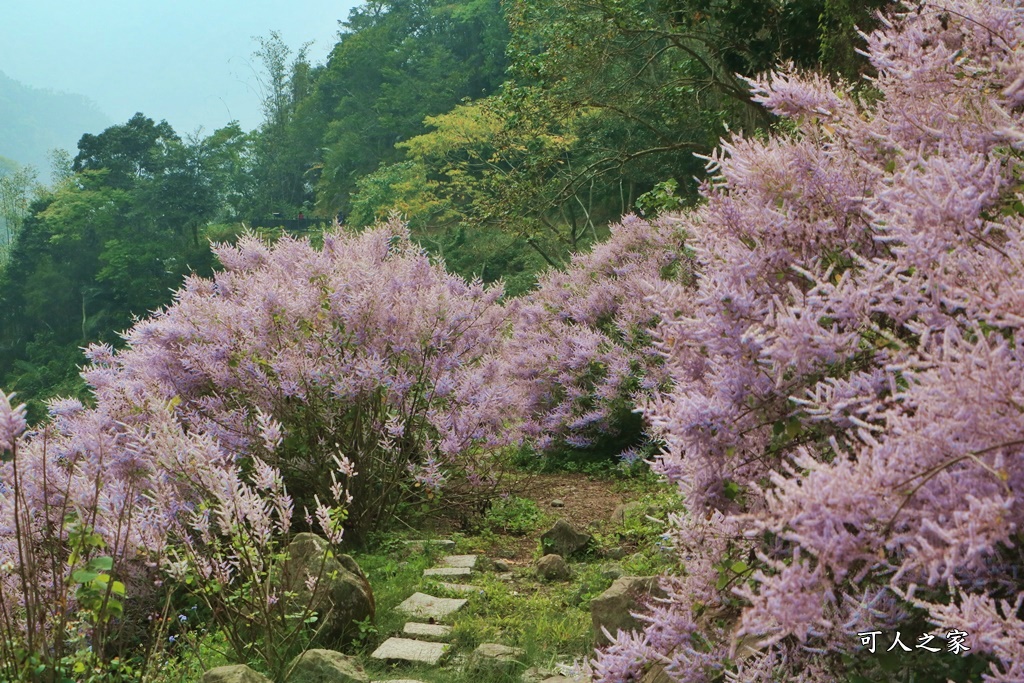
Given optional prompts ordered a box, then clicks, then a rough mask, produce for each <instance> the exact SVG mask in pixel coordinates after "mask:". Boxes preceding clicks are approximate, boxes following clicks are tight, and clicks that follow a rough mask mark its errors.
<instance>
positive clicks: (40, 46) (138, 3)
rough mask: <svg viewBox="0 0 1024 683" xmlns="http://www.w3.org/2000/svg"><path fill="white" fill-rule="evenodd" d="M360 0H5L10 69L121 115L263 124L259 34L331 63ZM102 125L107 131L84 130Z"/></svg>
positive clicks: (212, 125) (1, 7)
mask: <svg viewBox="0 0 1024 683" xmlns="http://www.w3.org/2000/svg"><path fill="white" fill-rule="evenodd" d="M357 4H360V3H359V2H357V0H286V1H285V0H277V1H275V0H93V1H92V2H83V1H82V0H0V71H3V72H5V73H6V74H7V75H8V76H10V77H11V78H13V79H15V80H18V81H21V82H22V83H24V84H26V85H30V86H34V87H37V88H49V89H52V90H59V91H66V92H73V93H79V94H82V95H85V96H87V97H89V98H91V99H93V100H94V101H95V102H96V103H97V105H99V108H100V109H101V110H102V111H103V112H104V113H105V114H107V115H108V116H110V117H111V119H113V121H114V122H116V123H124V122H125V121H127V120H128V119H129V118H131V116H132V114H134V113H135V112H137V111H141V112H142V113H144V114H145V115H146V116H149V117H150V118H153V119H155V120H160V119H166V120H167V121H168V122H169V123H170V124H171V125H172V126H173V127H174V129H175V130H176V131H177V132H178V133H179V134H185V133H190V132H193V131H194V130H195V129H196V128H197V127H199V126H202V127H203V129H204V130H205V132H206V133H211V132H213V131H214V130H215V129H217V128H219V127H221V126H223V125H224V124H226V123H227V122H228V121H230V120H231V119H237V120H238V121H239V122H240V123H241V124H242V127H243V128H245V129H247V130H248V129H251V128H253V127H255V126H256V125H257V124H259V122H260V120H261V118H262V115H261V112H260V95H259V85H258V81H257V77H256V74H255V73H254V70H258V68H259V67H258V63H257V62H256V60H255V59H254V58H253V56H252V52H253V50H254V49H255V48H256V47H257V45H256V42H255V41H254V40H253V36H266V35H268V34H269V32H270V31H272V30H277V31H279V32H280V34H281V37H282V39H283V40H284V41H285V42H286V43H287V44H288V45H290V46H292V47H293V48H297V47H298V46H299V45H301V44H302V43H304V42H306V41H315V42H314V44H313V46H312V47H311V48H310V51H309V55H310V59H311V61H312V62H314V63H321V62H323V61H324V60H325V59H326V57H327V54H328V53H329V52H330V49H331V47H332V46H333V45H334V43H335V40H336V35H337V30H338V20H340V19H345V18H347V17H348V13H349V10H350V9H351V8H352V7H354V6H356V5H357ZM82 132H83V133H84V132H99V131H82Z"/></svg>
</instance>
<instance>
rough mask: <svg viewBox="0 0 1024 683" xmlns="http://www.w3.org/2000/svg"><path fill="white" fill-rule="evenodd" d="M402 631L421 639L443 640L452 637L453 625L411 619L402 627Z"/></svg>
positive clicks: (411, 636)
mask: <svg viewBox="0 0 1024 683" xmlns="http://www.w3.org/2000/svg"><path fill="white" fill-rule="evenodd" d="M402 633H403V634H404V635H407V636H409V637H410V638H417V639H419V640H434V641H442V640H448V638H450V637H451V635H452V627H451V626H445V625H444V624H421V623H419V622H418V621H410V622H407V623H406V624H405V626H404V627H403V628H402Z"/></svg>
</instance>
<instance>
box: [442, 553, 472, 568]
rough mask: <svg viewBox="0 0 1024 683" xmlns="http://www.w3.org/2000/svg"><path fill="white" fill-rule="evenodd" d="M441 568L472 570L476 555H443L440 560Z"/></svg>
mask: <svg viewBox="0 0 1024 683" xmlns="http://www.w3.org/2000/svg"><path fill="white" fill-rule="evenodd" d="M441 566H442V567H462V568H464V569H472V568H473V567H475V566H476V555H445V556H444V557H442V558H441Z"/></svg>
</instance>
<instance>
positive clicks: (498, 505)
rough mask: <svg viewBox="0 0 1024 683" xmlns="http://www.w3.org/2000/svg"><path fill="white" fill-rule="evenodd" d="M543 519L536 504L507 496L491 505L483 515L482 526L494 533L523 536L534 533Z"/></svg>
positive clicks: (526, 499) (524, 499)
mask: <svg viewBox="0 0 1024 683" xmlns="http://www.w3.org/2000/svg"><path fill="white" fill-rule="evenodd" d="M543 519H544V515H543V513H542V512H541V510H540V508H539V507H537V503H535V502H533V501H532V500H530V499H528V498H520V497H519V496H509V497H507V498H498V499H497V500H495V501H494V502H493V503H491V506H490V508H489V509H488V510H487V512H486V513H485V514H484V520H483V521H484V524H485V525H486V526H487V527H489V528H490V529H492V530H494V531H500V532H502V533H506V534H511V535H513V536H523V535H525V534H528V533H530V532H531V531H534V530H535V529H536V528H537V526H538V525H539V524H540V523H541V521H542V520H543Z"/></svg>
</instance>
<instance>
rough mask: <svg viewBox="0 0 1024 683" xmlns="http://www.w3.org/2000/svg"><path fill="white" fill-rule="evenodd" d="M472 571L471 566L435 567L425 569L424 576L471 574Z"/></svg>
mask: <svg viewBox="0 0 1024 683" xmlns="http://www.w3.org/2000/svg"><path fill="white" fill-rule="evenodd" d="M472 573H473V570H472V569H470V568H469V567H434V568H433V569H424V570H423V576H470V575H471V574H472Z"/></svg>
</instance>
